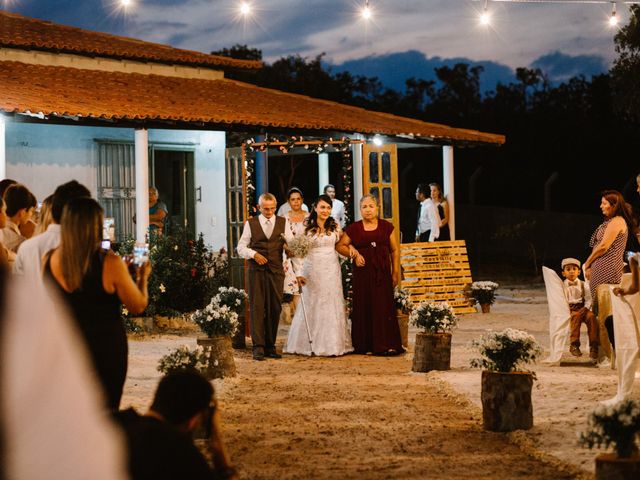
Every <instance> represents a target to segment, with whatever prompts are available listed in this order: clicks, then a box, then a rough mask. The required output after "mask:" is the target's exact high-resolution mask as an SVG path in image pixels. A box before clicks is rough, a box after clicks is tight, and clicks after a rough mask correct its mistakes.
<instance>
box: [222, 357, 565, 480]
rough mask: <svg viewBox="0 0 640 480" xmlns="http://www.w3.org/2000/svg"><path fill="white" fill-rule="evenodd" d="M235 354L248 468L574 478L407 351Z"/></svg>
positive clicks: (238, 459)
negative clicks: (491, 425) (489, 422)
mask: <svg viewBox="0 0 640 480" xmlns="http://www.w3.org/2000/svg"><path fill="white" fill-rule="evenodd" d="M236 360H237V363H238V371H239V376H238V377H236V378H234V379H228V380H225V381H224V387H223V388H222V389H221V390H222V391H220V392H219V400H220V401H221V403H222V405H223V408H224V415H223V420H224V424H225V426H224V430H225V440H226V442H227V443H228V445H229V447H230V449H231V453H232V457H233V459H234V462H235V463H236V464H237V465H238V466H239V468H240V471H241V475H242V478H248V479H249V478H250V479H287V478H291V479H294V478H295V479H301V478H305V479H306V478H313V479H325V478H326V479H329V478H331V479H334V478H341V479H351V478H353V479H390V478H393V479H403V478H407V479H408V478H438V479H447V478H452V479H453V478H456V479H459V478H474V479H483V478H486V479H489V478H491V479H494V478H528V479H550V478H553V479H559V478H574V477H573V476H572V474H571V473H568V472H566V471H564V472H563V471H560V470H559V469H557V468H555V467H553V466H552V465H550V464H547V463H544V462H542V461H540V460H538V459H535V458H533V457H532V456H530V455H527V454H525V453H524V452H523V451H522V450H520V449H519V448H518V447H517V446H515V445H513V444H512V443H510V442H509V441H508V439H507V437H506V436H505V435H504V434H497V433H490V432H485V431H483V430H482V428H481V419H480V417H479V414H478V409H477V408H476V407H474V406H472V405H471V404H470V403H469V402H468V401H466V400H465V399H464V397H461V396H459V395H457V394H455V393H453V390H452V389H450V387H448V386H447V385H446V384H445V383H444V382H442V381H441V380H438V379H437V378H436V376H435V375H430V374H413V373H410V372H411V363H410V357H409V356H408V355H407V356H403V357H392V358H383V357H371V356H367V357H365V356H357V355H349V356H346V357H341V358H301V357H296V356H285V358H284V359H283V360H270V361H266V362H254V361H252V360H251V359H250V357H249V355H248V354H246V353H244V352H243V353H241V354H240V356H239V357H236ZM478 374H479V372H478Z"/></svg>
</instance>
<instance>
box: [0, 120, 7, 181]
mask: <svg viewBox="0 0 640 480" xmlns="http://www.w3.org/2000/svg"><path fill="white" fill-rule="evenodd" d="M4 132H5V120H4V116H3V115H2V113H0V180H2V179H4V178H7V150H6V148H5V143H4V142H5V134H4Z"/></svg>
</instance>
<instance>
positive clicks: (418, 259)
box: [400, 240, 476, 314]
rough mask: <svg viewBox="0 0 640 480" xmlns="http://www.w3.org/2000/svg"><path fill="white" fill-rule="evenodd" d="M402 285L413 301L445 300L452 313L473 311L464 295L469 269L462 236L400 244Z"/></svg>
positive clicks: (468, 280)
mask: <svg viewBox="0 0 640 480" xmlns="http://www.w3.org/2000/svg"><path fill="white" fill-rule="evenodd" d="M400 264H401V266H402V272H403V278H402V287H403V288H405V289H406V290H407V291H408V292H409V293H410V294H411V300H413V302H414V303H415V304H417V303H420V302H421V301H422V300H428V301H430V302H445V301H446V302H447V303H448V304H449V305H451V306H452V307H453V310H454V312H455V313H456V314H461V313H475V312H476V309H475V307H473V306H470V305H469V300H468V299H467V298H466V297H465V295H464V289H465V286H466V285H468V284H470V283H471V282H472V281H473V280H472V279H471V269H470V268H469V258H468V256H467V245H466V243H465V241H464V240H453V241H450V242H419V243H403V244H401V245H400Z"/></svg>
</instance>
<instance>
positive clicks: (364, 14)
mask: <svg viewBox="0 0 640 480" xmlns="http://www.w3.org/2000/svg"><path fill="white" fill-rule="evenodd" d="M372 15H373V13H372V12H371V8H370V7H369V6H368V5H367V6H365V7H364V8H363V9H362V18H364V19H365V20H369V19H370V18H371V17H372Z"/></svg>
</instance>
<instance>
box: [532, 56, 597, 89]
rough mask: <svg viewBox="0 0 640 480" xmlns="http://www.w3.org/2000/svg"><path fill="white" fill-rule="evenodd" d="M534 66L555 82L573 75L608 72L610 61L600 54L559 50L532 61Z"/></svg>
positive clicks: (562, 80)
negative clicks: (568, 52) (577, 53)
mask: <svg viewBox="0 0 640 480" xmlns="http://www.w3.org/2000/svg"><path fill="white" fill-rule="evenodd" d="M531 67H532V68H539V69H540V70H542V71H543V72H545V73H546V74H547V75H548V76H549V79H550V80H551V81H553V82H558V83H559V82H564V81H567V80H569V79H570V78H571V77H575V76H577V75H584V76H585V77H586V78H590V77H591V76H592V75H599V74H601V73H606V72H607V71H608V70H609V64H608V62H607V61H606V60H605V59H604V58H602V57H600V56H598V55H575V56H571V55H567V54H564V53H561V52H558V51H555V52H551V53H548V54H546V55H543V56H541V57H540V58H538V59H537V60H535V61H534V62H532V63H531Z"/></svg>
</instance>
